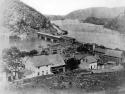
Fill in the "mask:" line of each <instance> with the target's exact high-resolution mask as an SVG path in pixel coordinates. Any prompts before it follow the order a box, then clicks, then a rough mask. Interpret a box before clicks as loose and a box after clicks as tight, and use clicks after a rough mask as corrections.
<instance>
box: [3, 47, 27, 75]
mask: <svg viewBox="0 0 125 94" xmlns="http://www.w3.org/2000/svg"><path fill="white" fill-rule="evenodd" d="M20 53H21V52H20V50H19V49H18V48H16V47H11V48H9V49H5V50H4V51H3V53H2V59H3V62H4V63H5V66H6V68H7V69H8V70H9V71H11V73H14V74H13V76H15V77H16V76H17V75H18V76H19V75H20V74H21V73H23V70H24V68H25V65H24V64H23V60H22V58H21V55H20ZM6 72H7V71H6Z"/></svg>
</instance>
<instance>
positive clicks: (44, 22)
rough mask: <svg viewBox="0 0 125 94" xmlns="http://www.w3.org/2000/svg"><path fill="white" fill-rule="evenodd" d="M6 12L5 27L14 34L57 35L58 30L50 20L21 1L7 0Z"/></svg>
mask: <svg viewBox="0 0 125 94" xmlns="http://www.w3.org/2000/svg"><path fill="white" fill-rule="evenodd" d="M5 5H6V9H5V12H4V18H6V19H5V20H4V25H5V26H6V27H8V28H9V30H10V31H12V32H13V34H16V35H23V36H27V35H28V36H33V34H34V33H35V32H38V31H41V32H46V33H51V34H56V33H57V30H56V29H55V28H54V27H53V25H52V24H51V23H50V21H49V19H48V18H46V17H45V16H44V15H43V14H41V13H39V12H38V11H36V10H35V9H33V8H31V7H29V6H27V5H26V4H24V3H23V2H21V1H19V0H8V1H7V0H6V4H5Z"/></svg>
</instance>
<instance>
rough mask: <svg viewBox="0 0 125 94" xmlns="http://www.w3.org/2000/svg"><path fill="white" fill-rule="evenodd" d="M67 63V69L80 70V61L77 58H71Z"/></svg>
mask: <svg viewBox="0 0 125 94" xmlns="http://www.w3.org/2000/svg"><path fill="white" fill-rule="evenodd" d="M65 63H66V66H67V69H69V70H74V69H77V68H78V66H79V64H80V61H79V60H77V59H75V58H70V59H68V60H67V61H65Z"/></svg>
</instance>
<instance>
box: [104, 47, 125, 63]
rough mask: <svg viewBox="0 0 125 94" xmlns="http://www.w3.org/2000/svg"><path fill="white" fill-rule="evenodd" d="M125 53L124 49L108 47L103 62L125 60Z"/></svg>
mask: <svg viewBox="0 0 125 94" xmlns="http://www.w3.org/2000/svg"><path fill="white" fill-rule="evenodd" d="M124 57H125V54H124V52H123V51H119V50H113V49H108V50H106V52H105V54H104V55H103V56H102V58H103V62H104V63H106V62H109V61H112V62H116V63H117V64H119V63H122V62H123V60H124Z"/></svg>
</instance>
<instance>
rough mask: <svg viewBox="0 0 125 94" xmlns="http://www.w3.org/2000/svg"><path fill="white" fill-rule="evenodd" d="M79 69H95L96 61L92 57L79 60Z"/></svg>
mask: <svg viewBox="0 0 125 94" xmlns="http://www.w3.org/2000/svg"><path fill="white" fill-rule="evenodd" d="M79 67H80V68H81V69H97V67H98V65H97V59H96V57H94V56H86V57H84V58H82V59H81V64H80V65H79Z"/></svg>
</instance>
